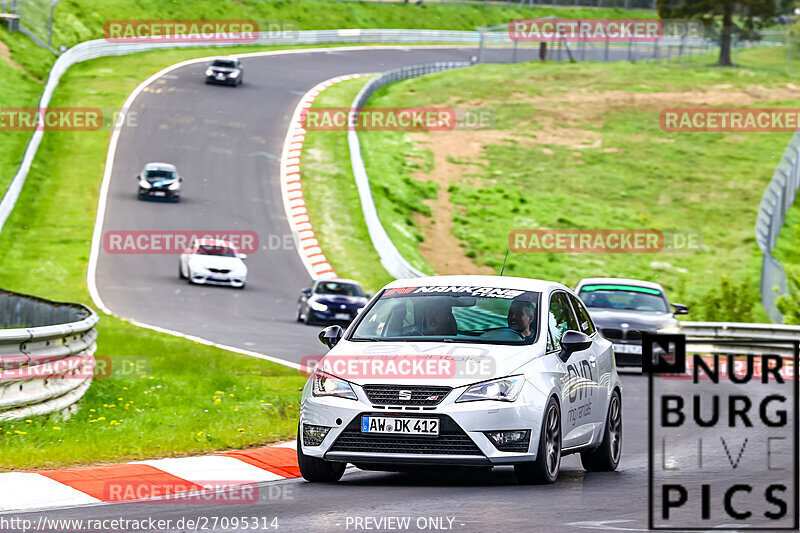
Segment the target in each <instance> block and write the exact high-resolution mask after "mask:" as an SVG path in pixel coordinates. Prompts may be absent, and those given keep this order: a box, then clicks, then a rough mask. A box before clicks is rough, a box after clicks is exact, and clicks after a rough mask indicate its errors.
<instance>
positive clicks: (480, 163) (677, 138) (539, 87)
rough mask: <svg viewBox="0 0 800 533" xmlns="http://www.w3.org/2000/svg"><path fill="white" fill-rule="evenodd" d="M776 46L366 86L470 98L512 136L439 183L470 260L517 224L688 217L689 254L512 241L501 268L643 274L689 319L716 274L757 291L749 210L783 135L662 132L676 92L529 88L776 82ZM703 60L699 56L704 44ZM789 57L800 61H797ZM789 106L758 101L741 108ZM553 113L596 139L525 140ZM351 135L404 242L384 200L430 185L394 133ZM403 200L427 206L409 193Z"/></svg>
mask: <svg viewBox="0 0 800 533" xmlns="http://www.w3.org/2000/svg"><path fill="white" fill-rule="evenodd" d="M784 54H785V50H780V49H767V50H748V51H740V53H739V63H740V64H741V65H742V66H741V67H740V68H738V69H720V68H711V67H709V66H708V64H706V63H704V62H703V61H702V60H701V59H700V58H695V59H694V60H693V61H691V62H689V66H688V67H687V68H683V67H681V66H679V65H678V64H676V63H675V62H673V63H672V64H667V63H663V62H662V63H639V64H635V65H634V64H630V63H611V64H602V63H582V64H568V63H564V64H561V65H557V64H553V63H548V64H545V65H542V64H540V63H528V64H518V65H483V66H479V67H477V68H473V69H464V70H457V71H451V72H447V73H440V74H436V75H430V76H426V77H424V78H419V79H415V80H408V81H404V82H399V83H396V84H393V85H390V86H388V87H386V88H384V89H382V90H381V91H380V92H379V93H378V94H376V95H375V96H373V98H372V99H371V100H370V105H373V106H376V107H391V106H399V107H405V106H436V105H445V104H447V105H450V106H452V107H459V106H463V107H474V105H473V104H470V102H475V101H482V102H485V103H484V104H483V105H484V106H488V107H490V108H491V109H492V110H493V111H494V113H495V116H496V120H497V126H496V127H497V129H500V130H502V131H506V132H508V133H509V135H510V136H512V135H513V136H514V140H513V142H500V143H494V144H488V145H487V146H485V147H484V149H483V151H482V153H480V154H470V155H469V156H468V157H465V158H462V160H460V161H456V160H453V161H454V162H457V163H465V164H466V163H467V162H470V163H472V165H470V166H467V167H465V171H464V178H463V179H462V180H461V181H460V182H456V183H453V184H452V185H451V186H450V189H449V192H450V195H451V202H452V203H453V204H455V206H456V209H457V213H456V215H455V216H454V217H453V222H454V233H455V236H454V238H457V239H458V240H459V242H460V244H461V246H462V247H463V249H464V252H465V253H466V255H467V256H468V257H472V258H474V261H475V262H476V263H477V264H481V265H488V266H490V267H492V268H493V269H496V270H499V268H500V265H501V264H502V261H503V255H504V253H505V250H506V246H507V242H508V233H509V231H510V230H512V229H516V228H597V229H604V228H605V229H612V228H655V229H662V230H697V229H699V230H700V231H702V234H703V241H704V245H705V248H704V250H703V251H702V252H699V253H660V254H514V253H512V254H511V255H510V256H509V259H508V264H507V266H506V273H507V274H511V275H518V276H525V277H536V278H545V279H554V280H558V281H561V282H564V283H566V284H569V285H573V286H574V284H575V283H576V282H577V281H578V280H579V279H580V278H582V277H586V276H594V275H600V276H604V275H614V276H624V277H638V278H645V279H653V280H655V281H658V282H660V283H662V284H664V285H665V286H666V287H667V289H668V290H669V291H670V293H671V296H672V297H673V299H674V300H676V301H681V302H684V303H687V304H689V305H691V306H693V308H694V310H695V312H693V313H692V314H691V315H690V318H691V319H694V320H699V319H702V318H703V314H704V306H702V305H701V303H702V302H703V301H704V299H705V298H706V297H707V296H708V294H709V293H712V292H715V291H718V290H719V285H720V281H719V280H720V279H721V278H722V277H723V276H728V277H729V278H730V279H731V280H732V281H733V282H735V283H737V284H738V283H740V282H741V281H747V286H749V287H750V290H752V291H758V279H759V271H760V255H759V251H758V248H757V246H756V244H755V239H754V225H755V218H756V213H757V210H758V205H759V202H760V199H761V195H762V194H763V191H764V188H765V187H766V185H767V183H768V182H769V180H770V178H771V176H772V173H773V171H774V169H775V166H776V165H777V163H778V161H779V160H780V157H781V154H782V153H783V150H784V149H785V147H786V144H787V143H788V141H789V139H790V137H791V134H790V133H760V134H759V133H750V134H744V133H667V132H663V131H661V129H660V127H659V121H658V116H659V112H660V110H661V108H663V107H686V106H687V105H688V104H686V103H685V102H683V103H676V105H669V104H665V103H658V102H656V103H651V104H643V105H631V104H630V103H629V101H628V100H629V99H628V98H625V97H620V98H618V101H619V104H618V105H616V106H605V105H600V106H597V105H592V106H590V105H589V104H583V105H581V104H576V103H571V102H568V101H567V102H563V101H562V102H550V101H549V102H548V103H546V104H545V103H542V101H540V102H539V103H538V104H537V103H535V102H536V100H535V99H536V98H539V97H543V96H553V95H565V94H574V93H577V92H581V91H582V92H584V93H588V94H591V93H598V92H605V91H622V92H624V93H659V92H664V91H668V92H680V91H697V90H698V89H700V88H702V87H704V86H705V87H706V88H707V89H709V90H718V91H724V90H730V88H740V87H748V86H751V85H762V86H764V87H767V88H777V87H785V86H786V84H787V83H791V82H793V81H794V79H793V78H792V77H791V76H789V75H787V73H786V69H785V60H786V59H785V55H784ZM706 59H707V61H708V63H710V62H711V59H710V56H706ZM793 69H796V70H794V71H795V72H800V64H795V65H793ZM714 85H718V86H722V88H719V87H718V88H713V87H711V86H714ZM796 105H797V103H796V101H789V100H772V101H769V100H768V99H767V100H762V101H758V102H756V103H754V104H753V105H752V106H751V107H795V106H796ZM577 106H580V108H579V109H576V107H577ZM728 107H730V105H728ZM553 125H556V126H557V127H558V128H562V129H563V130H564V132H565V133H563V134H562V136H563V135H566V137H570V135H575V136H577V135H578V134H581V132H584V131H588V132H591V134H592V135H595V136H596V137H597V138H599V139H601V140H602V144H601V146H600V147H599V148H589V147H581V148H574V147H571V146H563V145H560V144H556V143H552V144H549V143H547V141H546V140H545V141H544V142H543V143H542V144H533V143H532V142H530V141H528V138H530V137H532V136H533V135H535V134H536V133H542V132H543V133H545V134H547V133H549V132H551V131H552V126H553ZM428 135H430V136H433V135H447V133H430V134H428ZM361 138H362V142H363V145H364V151H365V154H367V157H366V158H365V160H366V163H367V172H368V174H369V176H370V180H371V183H372V184H373V187H372V188H373V194H374V196H375V197H376V198H375V200H376V203H377V204H378V205H382V206H383V208H382V209H380V210H379V212H380V214H381V218H382V222H383V224H384V226H386V227H387V228H398V227H403V226H404V227H403V229H402V230H398V231H395V232H394V234H393V235H392V237H393V239H395V243H396V244H397V245H398V247H399V248H401V249H408V248H409V247H416V246H417V240H418V237H417V235H418V232H419V228H418V227H417V226H416V225H415V224H414V221H413V219H412V218H411V217H410V214H409V213H408V212H407V211H405V210H393V209H391V208H387V207H386V206H388V205H389V204H391V203H392V202H393V201H395V199H396V198H401V199H402V198H405V197H410V198H417V199H418V198H420V197H422V196H424V195H423V194H420V191H428V190H429V189H427V188H426V187H432V185H431V184H430V183H425V182H419V181H417V180H414V179H413V178H412V177H411V175H412V173H413V172H414V171H415V170H416V168H415V162H418V161H419V159H418V158H417V157H411V158H410V159H409V160H408V161H406V162H405V163H404V162H400V161H397V160H396V159H395V158H393V157H388V156H386V155H385V154H388V153H392V152H395V153H396V151H397V150H404V147H407V146H411V145H410V144H409V143H410V141H409V140H408V138H407V136H405V135H403V134H398V133H394V132H367V133H364V132H362V133H361ZM543 148H544V149H547V150H549V151H551V152H552V154H551V155H548V154H547V153H545V152H544V151H543V150H542V149H543ZM605 148H611V149H614V150H615V151H613V152H612V151H604V150H603V149H605ZM576 152H580V155H579V156H578V155H576V154H575V153H576ZM406 153H407V151H406ZM411 155H413V154H411ZM476 164H477V166H476ZM389 191H390V193H389ZM403 205H404V207H405V208H411V209H415V210H416V211H418V212H420V213H426V209H425V208H421V209H419V208H415V207H413V204H412V203H404V204H403ZM793 216H794V217H798V215H797V214H796V213H795V214H794V215H793ZM795 236H796V235H795ZM795 240H796V239H795ZM796 252H797V250H796V243H795V253H796ZM756 313H757V314H756V317H757V318H758V319H760V320H765V319H766V317H765V315H764V313H763V310H762V309H761V308H760V306H759V307H758V308H757V309H756Z"/></svg>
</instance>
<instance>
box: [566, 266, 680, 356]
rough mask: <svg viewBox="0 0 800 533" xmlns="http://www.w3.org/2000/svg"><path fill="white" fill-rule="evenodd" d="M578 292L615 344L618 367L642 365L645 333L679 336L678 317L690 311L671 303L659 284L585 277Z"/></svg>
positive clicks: (602, 333)
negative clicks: (643, 336) (643, 335)
mask: <svg viewBox="0 0 800 533" xmlns="http://www.w3.org/2000/svg"><path fill="white" fill-rule="evenodd" d="M575 292H577V293H578V296H579V297H580V298H581V300H583V302H584V303H585V304H586V307H587V308H588V309H589V314H590V315H591V317H592V320H594V323H595V324H596V325H597V327H598V329H599V330H600V334H601V335H603V337H605V338H606V339H608V340H610V341H611V342H612V343H613V344H614V353H615V354H616V360H617V365H618V366H641V364H642V332H644V331H647V332H650V333H680V328H679V323H678V319H677V318H675V315H685V314H687V313H688V312H689V308H688V307H686V306H685V305H682V304H677V303H672V304H671V303H670V302H669V300H668V299H667V295H666V293H665V292H664V288H663V287H662V286H661V285H659V284H658V283H653V282H651V281H642V280H637V279H624V278H585V279H582V280H581V281H580V282H579V283H578V286H577V287H576V288H575Z"/></svg>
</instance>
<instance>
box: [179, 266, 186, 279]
mask: <svg viewBox="0 0 800 533" xmlns="http://www.w3.org/2000/svg"><path fill="white" fill-rule="evenodd" d="M178 279H186V276H184V275H183V269H182V268H181V264H180V263H178Z"/></svg>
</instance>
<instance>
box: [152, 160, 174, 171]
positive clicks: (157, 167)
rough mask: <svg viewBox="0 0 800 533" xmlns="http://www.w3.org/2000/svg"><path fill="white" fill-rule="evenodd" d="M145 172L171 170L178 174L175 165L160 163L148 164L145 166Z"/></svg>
mask: <svg viewBox="0 0 800 533" xmlns="http://www.w3.org/2000/svg"><path fill="white" fill-rule="evenodd" d="M144 169H145V170H170V171H172V172H177V169H176V168H175V165H173V164H172V163H160V162H158V161H154V162H153V163H147V164H146V165H145V166H144Z"/></svg>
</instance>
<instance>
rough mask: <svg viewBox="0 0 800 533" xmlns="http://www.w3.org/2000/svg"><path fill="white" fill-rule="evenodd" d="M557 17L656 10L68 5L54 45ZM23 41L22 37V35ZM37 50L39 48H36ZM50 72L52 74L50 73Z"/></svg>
mask: <svg viewBox="0 0 800 533" xmlns="http://www.w3.org/2000/svg"><path fill="white" fill-rule="evenodd" d="M554 13H557V14H558V15H559V16H562V17H578V16H580V17H584V18H588V17H595V18H605V17H622V16H625V17H649V16H652V11H648V10H629V11H625V10H622V9H616V8H591V9H585V8H572V7H554V8H553V7H546V8H545V7H536V8H532V9H527V8H526V9H517V8H505V7H503V8H498V7H483V6H482V5H479V4H472V5H463V6H462V5H439V4H428V5H423V6H416V5H413V4H401V3H398V4H394V3H388V2H387V3H373V2H368V3H360V2H358V3H356V2H320V1H289V0H284V1H274V2H273V1H271V2H265V1H262V0H240V1H220V0H170V1H165V0H64V1H62V2H61V3H60V4H58V6H57V7H56V11H55V25H54V31H53V46H54V47H55V48H58V47H59V46H61V45H66V46H73V45H75V44H77V43H79V42H81V41H86V40H89V39H100V38H103V25H104V23H105V22H106V21H107V20H120V19H167V20H174V19H192V20H198V19H249V20H256V21H292V22H293V23H295V24H296V25H297V28H298V29H301V30H317V29H337V28H415V29H451V30H474V29H475V28H476V27H478V26H491V25H496V24H504V23H506V22H508V21H509V20H512V19H515V18H532V17H539V16H547V15H551V14H554ZM18 36H19V34H18ZM0 39H2V40H3V41H5V42H6V43H7V44H8V45H9V47H10V48H11V53H12V57H13V58H14V59H16V60H17V61H19V62H20V63H22V64H24V65H25V66H26V68H28V69H29V70H31V71H32V72H36V73H37V75H38V76H40V77H41V76H42V75H43V70H42V68H41V66H42V65H41V63H42V60H43V59H44V61H45V62H48V61H52V59H53V58H52V56H51V57H50V58H49V59H48V58H47V57H46V56H42V55H41V54H39V53H38V52H37V53H33V54H32V53H30V46H31V43H30V41H27V38H25V39H21V38H19V37H15V38H13V39H9V38H8V35H7V34H5V33H4V32H0ZM33 46H35V45H33ZM44 72H46V69H44Z"/></svg>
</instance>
